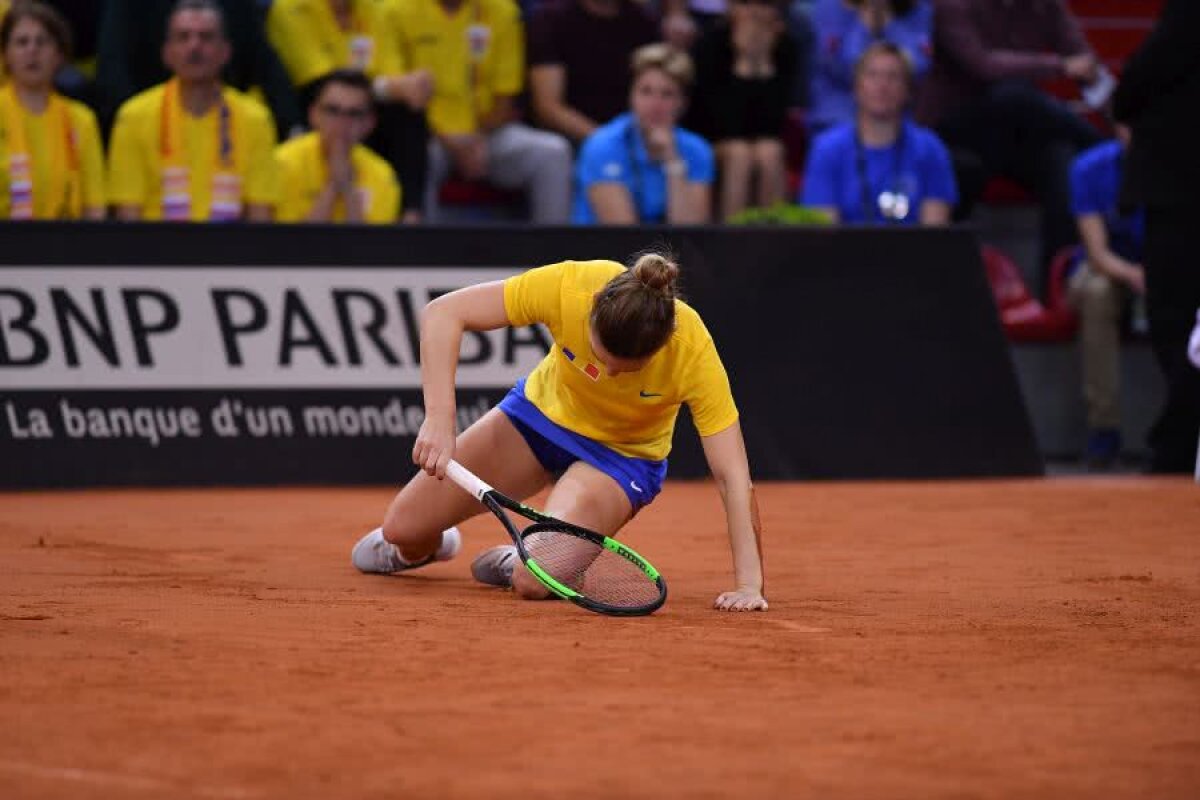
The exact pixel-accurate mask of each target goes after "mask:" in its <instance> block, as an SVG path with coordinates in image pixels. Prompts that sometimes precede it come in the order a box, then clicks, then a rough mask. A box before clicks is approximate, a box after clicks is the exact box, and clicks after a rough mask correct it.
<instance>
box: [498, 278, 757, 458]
mask: <svg viewBox="0 0 1200 800" xmlns="http://www.w3.org/2000/svg"><path fill="white" fill-rule="evenodd" d="M624 269H625V267H623V266H622V265H621V264H618V263H616V262H615V261H563V262H561V263H558V264H550V265H549V266H545V267H538V268H536V269H532V270H529V271H528V272H525V273H522V274H521V275H517V276H515V277H512V278H509V279H508V280H506V281H505V282H504V308H505V311H506V313H507V314H508V319H509V322H510V323H511V324H513V325H515V326H521V325H532V324H534V323H538V322H540V323H542V324H544V325H545V326H546V327H547V328H549V329H550V333H551V335H552V336H553V337H554V349H553V350H552V351H551V352H550V353H549V354H547V356H546V357H545V358H544V359H543V360H542V362H541V363H540V364H538V365H537V367H536V368H534V370H533V372H531V373H530V374H529V377H528V378H527V379H526V381H525V396H526V397H527V398H528V399H529V401H530V402H531V403H533V404H534V405H535V406H537V408H538V410H540V411H541V412H542V413H543V414H545V415H546V416H547V417H549V418H550V419H551V420H553V421H554V422H556V423H557V424H559V425H561V426H563V427H564V428H567V429H568V430H571V431H574V432H575V433H578V434H581V435H583V436H586V437H588V438H589V439H593V440H595V441H597V442H599V443H601V444H603V445H605V446H606V447H609V448H611V449H613V450H616V451H617V452H618V453H621V454H622V455H626V456H633V457H634V458H645V459H651V460H655V461H657V460H661V459H664V458H666V457H667V454H668V453H669V452H670V450H671V434H672V433H673V432H674V430H675V417H676V416H677V415H678V413H679V406H680V404H682V403H687V405H688V409H689V410H690V411H691V412H692V418H693V419H694V420H695V423H696V429H697V430H698V431H699V432H700V435H701V436H712V435H713V434H715V433H720V432H721V431H723V430H725V429H726V428H728V427H729V426H730V425H732V424H733V423H734V422H735V421H737V418H738V411H737V406H736V405H734V402H733V394H732V393H731V391H730V388H729V376H728V375H726V373H725V367H724V365H723V364H721V357H720V356H719V355H718V354H717V348H716V346H715V345H714V344H713V340H712V336H711V335H709V333H708V329H707V328H705V327H704V322H703V321H702V320H701V319H700V315H699V314H697V313H696V311H695V309H693V308H692V307H691V306H689V305H688V304H687V303H684V302H683V301H682V300H676V301H675V323H676V325H675V332H674V333H673V334H672V335H671V338H670V339H669V340H668V341H667V344H666V345H665V346H664V347H663V348H662V349H661V350H659V351H658V352H657V353H655V354H654V355H653V356H651V357H650V360H649V361H648V362H647V364H646V366H644V367H643V368H642V369H640V370H638V371H637V372H623V373H621V374H620V375H616V376H610V375H608V373H607V372H606V371H605V369H604V365H603V364H601V362H600V359H599V358H597V357H596V354H595V353H593V352H592V349H591V345H590V343H589V342H590V338H589V336H588V331H589V326H590V323H589V317H590V315H591V312H592V303H593V298H594V296H595V294H596V292H598V291H599V290H600V288H601V287H603V286H604V284H606V283H608V281H609V280H611V279H612V278H613V277H614V276H616V275H618V274H620V273H621V272H622V271H623V270H624Z"/></svg>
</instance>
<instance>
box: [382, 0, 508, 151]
mask: <svg viewBox="0 0 1200 800" xmlns="http://www.w3.org/2000/svg"><path fill="white" fill-rule="evenodd" d="M385 2H387V3H388V4H389V6H390V8H389V10H390V12H391V13H390V20H391V25H392V29H393V35H394V37H395V38H396V41H398V42H399V44H400V58H401V62H402V66H403V70H404V71H405V72H410V71H412V70H416V69H427V70H429V71H430V72H431V73H433V87H434V88H433V98H432V99H431V100H430V103H429V126H430V127H431V128H432V129H433V130H434V131H435V132H436V133H439V134H442V135H453V134H463V133H474V132H475V131H477V130H478V129H479V120H480V118H482V117H484V116H486V115H487V113H488V112H489V111H491V110H492V107H493V106H494V105H495V102H496V100H495V98H496V95H516V94H518V93H520V91H521V88H522V86H523V85H524V84H523V80H524V69H525V39H524V36H523V35H522V30H521V17H520V11H519V10H518V9H517V6H516V4H515V3H513V2H512V0H462V3H461V4H460V5H459V7H458V8H457V9H456V10H455V11H454V12H448V11H446V9H445V8H444V7H443V6H442V4H441V3H440V2H439V0H385Z"/></svg>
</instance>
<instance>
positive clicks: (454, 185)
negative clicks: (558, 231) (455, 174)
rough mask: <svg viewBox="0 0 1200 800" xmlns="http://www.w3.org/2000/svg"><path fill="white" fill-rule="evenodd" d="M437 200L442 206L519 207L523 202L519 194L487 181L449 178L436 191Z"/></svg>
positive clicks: (522, 196) (522, 197)
mask: <svg viewBox="0 0 1200 800" xmlns="http://www.w3.org/2000/svg"><path fill="white" fill-rule="evenodd" d="M438 200H439V202H441V204H442V205H444V206H458V207H462V206H481V207H487V206H506V207H508V206H520V205H521V204H522V203H523V202H524V195H522V193H521V192H519V191H515V190H509V189H501V188H500V187H498V186H494V185H492V184H490V183H488V182H487V181H468V180H463V179H461V178H450V179H448V180H447V181H446V182H445V183H443V184H442V188H441V189H440V190H439V191H438Z"/></svg>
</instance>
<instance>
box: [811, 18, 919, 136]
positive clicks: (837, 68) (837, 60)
mask: <svg viewBox="0 0 1200 800" xmlns="http://www.w3.org/2000/svg"><path fill="white" fill-rule="evenodd" d="M812 27H813V35H814V37H815V38H816V43H815V48H814V52H813V63H812V84H811V87H810V91H811V98H812V104H811V108H810V109H809V112H808V117H807V123H808V127H809V129H810V130H812V131H815V132H820V131H824V130H826V129H828V128H830V127H832V126H834V125H841V124H843V123H846V122H851V121H853V119H854V78H855V67H856V65H857V64H858V61H859V59H861V58H862V55H863V52H864V51H865V50H866V49H867V47H868V46H869V45H870V44H872V43H873V42H877V41H883V42H891V43H892V44H894V45H895V46H896V47H897V48H899V49H900V50H901V51H903V52H904V54H905V55H906V56H907V58H908V63H909V64H910V65H911V67H912V77H913V81H914V83H915V82H919V81H920V79H921V78H922V77H923V76H924V75H925V73H926V71H927V70H928V68H929V60H930V54H931V53H932V40H933V7H932V5H930V3H929V0H817V4H816V6H815V7H814V8H813V11H812Z"/></svg>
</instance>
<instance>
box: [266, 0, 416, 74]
mask: <svg viewBox="0 0 1200 800" xmlns="http://www.w3.org/2000/svg"><path fill="white" fill-rule="evenodd" d="M386 16H387V11H386V8H385V5H384V3H383V2H382V0H354V2H353V3H352V4H351V14H350V18H351V23H350V30H348V31H347V30H342V28H341V26H339V25H338V22H337V18H336V17H335V16H334V14H333V9H331V8H330V7H329V0H275V2H274V3H272V4H271V10H270V11H269V12H268V13H267V38H269V39H270V41H271V45H272V46H273V47H274V48H275V51H276V52H277V53H278V54H279V58H280V60H281V61H283V65H284V67H285V68H286V69H287V71H288V75H289V76H290V77H291V79H292V83H294V84H295V85H296V86H304V85H305V84H308V83H312V82H313V81H314V80H316V79H317V78H320V77H321V76H323V75H326V74H328V73H330V72H332V71H333V70H335V69H347V68H349V69H357V70H359V71H361V72H365V73H366V74H367V76H368V77H371V78H374V77H376V76H377V75H396V74H399V73H400V55H399V50H398V44H397V42H396V41H395V38H394V37H393V36H392V35H391V31H390V29H389V25H388V22H387V19H386Z"/></svg>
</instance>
